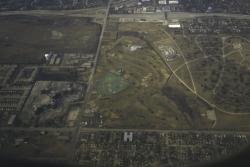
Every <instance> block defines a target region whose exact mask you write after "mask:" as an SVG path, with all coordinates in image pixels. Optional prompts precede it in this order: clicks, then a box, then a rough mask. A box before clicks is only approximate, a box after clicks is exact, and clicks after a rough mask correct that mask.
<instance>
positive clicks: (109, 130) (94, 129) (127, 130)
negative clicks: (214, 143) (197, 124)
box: [80, 128, 250, 134]
mask: <svg viewBox="0 0 250 167" xmlns="http://www.w3.org/2000/svg"><path fill="white" fill-rule="evenodd" d="M80 132H157V133H168V132H176V133H185V132H193V133H223V134H250V131H235V130H192V129H190V130H189V129H180V130H171V129H166V130H158V129H107V128H105V129H104V128H80Z"/></svg>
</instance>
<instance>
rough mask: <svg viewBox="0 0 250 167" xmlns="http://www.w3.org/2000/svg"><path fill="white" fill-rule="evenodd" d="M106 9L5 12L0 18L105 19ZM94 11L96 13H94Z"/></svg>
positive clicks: (0, 14) (1, 13)
mask: <svg viewBox="0 0 250 167" xmlns="http://www.w3.org/2000/svg"><path fill="white" fill-rule="evenodd" d="M105 10H106V8H103V7H99V8H92V9H79V10H26V11H4V12H0V16H6V15H17V14H18V15H38V16H40V15H44V16H47V15H55V16H72V17H93V18H103V17H104V16H105ZM93 11H94V12H93Z"/></svg>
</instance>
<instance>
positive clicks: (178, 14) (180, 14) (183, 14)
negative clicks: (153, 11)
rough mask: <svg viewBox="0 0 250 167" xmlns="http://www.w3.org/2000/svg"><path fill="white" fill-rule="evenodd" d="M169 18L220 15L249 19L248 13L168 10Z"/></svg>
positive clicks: (181, 18)
mask: <svg viewBox="0 0 250 167" xmlns="http://www.w3.org/2000/svg"><path fill="white" fill-rule="evenodd" d="M167 16H168V19H169V20H175V19H178V20H185V19H192V18H195V17H201V16H221V17H232V18H237V19H250V15H241V14H228V13H190V12H168V13H167Z"/></svg>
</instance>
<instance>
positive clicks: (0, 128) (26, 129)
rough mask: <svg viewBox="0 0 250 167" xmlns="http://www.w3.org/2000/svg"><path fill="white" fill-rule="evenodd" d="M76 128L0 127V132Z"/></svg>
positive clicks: (68, 129) (70, 129) (67, 129)
mask: <svg viewBox="0 0 250 167" xmlns="http://www.w3.org/2000/svg"><path fill="white" fill-rule="evenodd" d="M75 129H76V128H45V127H38V128H34V127H31V128H29V127H27V128H22V127H0V131H1V130H4V131H7V130H11V131H26V132H32V131H65V132H66V131H67V132H68V131H73V130H75Z"/></svg>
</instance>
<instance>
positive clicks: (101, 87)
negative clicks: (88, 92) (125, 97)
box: [97, 73, 129, 96]
mask: <svg viewBox="0 0 250 167" xmlns="http://www.w3.org/2000/svg"><path fill="white" fill-rule="evenodd" d="M128 86H129V83H128V82H127V81H125V80H124V79H123V78H122V76H120V75H118V74H114V73H108V74H106V75H105V76H104V77H103V78H101V79H100V80H98V81H97V93H98V94H99V95H100V96H110V95H113V94H117V93H119V92H121V91H123V90H124V89H126V88H127V87H128Z"/></svg>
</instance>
